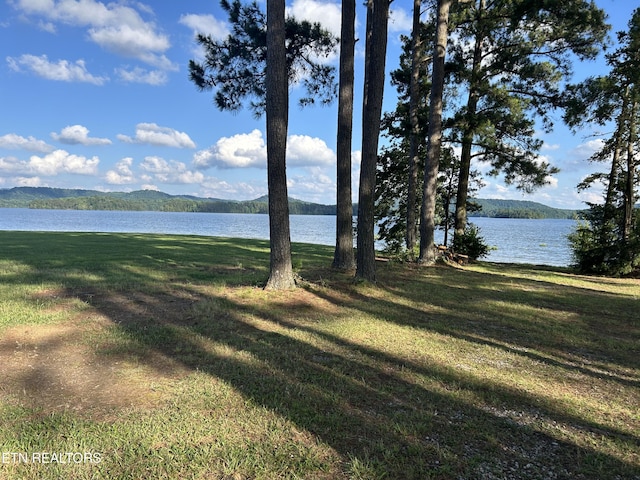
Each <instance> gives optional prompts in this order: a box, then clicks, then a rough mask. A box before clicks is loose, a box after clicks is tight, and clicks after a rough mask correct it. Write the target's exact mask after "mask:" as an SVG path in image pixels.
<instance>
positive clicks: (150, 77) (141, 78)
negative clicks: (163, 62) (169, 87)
mask: <svg viewBox="0 0 640 480" xmlns="http://www.w3.org/2000/svg"><path fill="white" fill-rule="evenodd" d="M116 73H117V74H118V76H119V77H120V79H121V80H122V81H123V82H126V83H143V84H146V85H153V86H159V85H165V84H166V83H167V81H168V80H169V78H168V76H167V73H166V72H165V71H163V70H145V69H144V68H140V67H136V68H134V69H132V70H126V69H124V68H118V69H117V70H116Z"/></svg>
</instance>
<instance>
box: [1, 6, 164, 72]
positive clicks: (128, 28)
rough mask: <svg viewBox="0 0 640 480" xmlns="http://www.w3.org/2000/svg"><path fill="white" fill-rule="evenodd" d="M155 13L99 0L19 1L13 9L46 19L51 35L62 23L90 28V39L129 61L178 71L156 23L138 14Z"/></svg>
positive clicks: (139, 7)
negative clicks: (55, 23)
mask: <svg viewBox="0 0 640 480" xmlns="http://www.w3.org/2000/svg"><path fill="white" fill-rule="evenodd" d="M131 5H136V6H137V7H138V9H139V10H140V11H141V12H144V13H147V14H149V13H152V12H151V10H150V8H149V7H148V6H145V5H142V4H140V3H137V4H133V3H130V2H127V3H124V2H117V3H116V2H112V3H107V4H105V3H102V2H99V1H96V0H80V1H78V0H58V1H54V0H16V1H14V2H13V6H14V8H16V9H17V10H19V11H21V12H23V13H24V14H26V15H34V16H40V17H43V19H45V20H47V21H48V22H46V23H43V21H42V20H41V24H43V25H47V29H48V30H49V31H51V30H53V29H54V28H55V26H54V25H53V23H52V22H59V23H63V24H67V25H72V26H75V27H81V28H88V31H87V33H88V38H89V39H90V40H91V41H93V42H95V43H96V44H98V45H100V46H101V47H103V48H105V49H107V50H109V51H112V52H115V53H117V54H119V55H123V56H126V57H131V58H136V59H139V60H141V61H143V62H145V63H148V64H151V65H154V66H157V67H162V68H167V69H175V68H176V67H175V66H173V65H172V64H171V62H170V61H169V60H168V59H167V58H166V57H165V56H164V55H162V53H163V52H165V51H166V50H168V49H169V47H170V46H171V44H170V42H169V38H168V37H167V36H166V35H165V34H163V33H162V32H160V31H158V29H157V27H156V25H155V24H154V23H153V22H150V21H145V20H144V19H143V18H142V16H141V15H140V13H139V11H138V10H135V9H134V8H133V7H132V6H131Z"/></svg>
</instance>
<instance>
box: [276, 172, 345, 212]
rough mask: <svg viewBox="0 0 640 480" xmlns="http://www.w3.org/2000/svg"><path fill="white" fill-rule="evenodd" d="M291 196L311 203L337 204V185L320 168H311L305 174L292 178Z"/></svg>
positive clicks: (290, 183) (289, 181) (290, 178)
mask: <svg viewBox="0 0 640 480" xmlns="http://www.w3.org/2000/svg"><path fill="white" fill-rule="evenodd" d="M287 186H288V190H289V194H290V195H292V196H293V197H296V198H304V199H305V200H307V201H310V202H317V203H335V194H336V183H335V181H334V179H333V178H331V177H330V176H329V175H327V174H326V173H325V172H324V169H322V168H320V167H311V168H309V169H308V170H307V171H306V172H305V174H302V175H293V176H290V177H289V178H288V180H287Z"/></svg>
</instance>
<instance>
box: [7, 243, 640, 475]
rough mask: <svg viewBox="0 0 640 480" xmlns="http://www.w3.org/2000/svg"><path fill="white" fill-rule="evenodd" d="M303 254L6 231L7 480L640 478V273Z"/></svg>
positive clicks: (306, 250)
mask: <svg viewBox="0 0 640 480" xmlns="http://www.w3.org/2000/svg"><path fill="white" fill-rule="evenodd" d="M293 251H294V265H295V268H296V270H297V273H298V274H299V275H300V277H301V278H302V279H303V282H302V288H299V289H297V290H295V291H289V292H277V293H273V292H271V293H267V292H264V291H262V289H261V288H260V285H261V284H262V282H264V280H265V279H266V277H267V274H268V260H269V257H268V243H267V242H265V241H258V240H240V239H223V238H211V237H196V236H170V235H136V234H95V233H91V234H88V233H86V234H85V233H35V232H0V276H1V278H2V281H1V282H0V298H2V304H1V306H0V364H2V366H0V378H2V379H3V382H2V383H1V384H0V455H1V454H2V453H6V452H9V453H11V452H13V453H17V452H24V453H29V454H32V453H34V452H90V453H91V452H93V453H99V454H100V456H99V457H100V461H99V462H95V461H94V462H85V461H83V462H80V463H73V462H70V463H66V464H64V463H60V462H50V463H42V462H41V461H40V462H35V463H34V462H16V461H13V460H12V459H11V458H9V457H7V458H5V459H4V460H9V461H4V460H3V461H0V477H1V478H9V479H12V478H16V479H17V478H21V479H22V478H26V479H31V478H33V479H36V478H38V479H49V478H50V479H55V478H78V479H83V478H87V479H88V478H110V479H120V478H122V479H124V478H142V477H147V478H194V479H195V478H221V479H222V478H225V479H226V478H229V479H235V478H242V479H244V478H247V479H248V478H260V479H273V478H323V479H324V478H326V479H334V478H353V479H377V478H387V479H396V478H397V479H411V478H416V479H422V478H427V479H428V478H437V479H449V478H460V479H476V478H486V479H503V478H509V479H511V478H513V479H547V478H585V479H591V478H602V479H607V478H610V479H618V478H619V479H627V478H631V479H634V478H640V455H639V453H638V452H639V451H640V414H639V412H640V359H639V358H638V355H637V352H638V345H639V344H640V320H639V319H638V313H637V312H638V306H639V305H640V281H638V280H637V279H636V280H633V279H606V278H596V277H586V276H577V275H572V274H570V273H569V272H567V271H564V270H562V269H556V268H543V267H534V266H527V265H501V264H491V263H479V264H475V265H472V266H468V267H465V268H450V267H434V268H419V267H417V266H414V265H406V264H405V265H401V264H395V263H393V262H388V263H384V264H380V265H379V278H380V284H379V285H378V286H377V287H371V286H367V285H354V284H353V283H352V282H351V276H350V275H349V274H343V273H340V272H336V271H333V270H331V269H330V268H327V265H329V264H330V262H331V258H332V253H333V249H332V248H331V247H324V246H318V245H303V244H295V245H294V248H293ZM0 458H2V457H0ZM70 458H72V457H70ZM92 458H93V457H92Z"/></svg>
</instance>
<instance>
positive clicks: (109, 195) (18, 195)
mask: <svg viewBox="0 0 640 480" xmlns="http://www.w3.org/2000/svg"><path fill="white" fill-rule="evenodd" d="M473 201H474V202H475V203H477V204H479V205H480V206H481V207H482V209H481V210H480V211H479V212H473V213H470V215H469V216H483V217H498V218H575V217H576V215H577V213H578V212H577V211H576V210H565V209H558V208H552V207H548V206H546V205H543V204H541V203H537V202H529V201H523V200H496V199H474V200H473ZM0 207H3V208H39V209H61V210H139V211H142V210H147V211H149V210H152V211H166V212H214V213H267V212H268V197H267V196H266V195H265V196H262V197H260V198H256V199H254V200H244V201H237V200H224V199H220V198H201V197H195V196H192V195H170V194H168V193H163V192H158V191H155V190H138V191H134V192H100V191H98V190H80V189H61V188H49V187H15V188H10V189H0ZM289 210H290V212H291V213H292V214H294V215H296V214H297V215H335V213H336V206H335V205H322V204H319V203H311V202H304V201H302V200H297V199H294V198H290V199H289ZM354 211H357V210H354Z"/></svg>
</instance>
